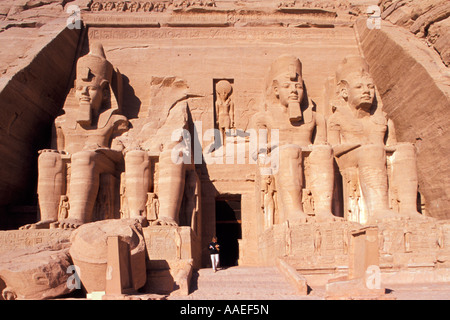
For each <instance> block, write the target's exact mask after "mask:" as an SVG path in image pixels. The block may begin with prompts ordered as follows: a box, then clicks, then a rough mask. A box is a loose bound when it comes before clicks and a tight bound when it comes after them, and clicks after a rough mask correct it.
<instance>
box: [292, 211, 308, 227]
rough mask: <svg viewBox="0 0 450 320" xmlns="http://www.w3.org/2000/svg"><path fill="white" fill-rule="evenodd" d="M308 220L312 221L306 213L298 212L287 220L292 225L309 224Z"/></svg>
mask: <svg viewBox="0 0 450 320" xmlns="http://www.w3.org/2000/svg"><path fill="white" fill-rule="evenodd" d="M308 219H310V217H309V216H308V215H307V214H306V213H304V212H303V211H297V212H295V213H294V214H291V215H290V216H289V218H288V219H287V220H288V221H289V223H290V224H291V223H292V224H302V223H306V222H308Z"/></svg>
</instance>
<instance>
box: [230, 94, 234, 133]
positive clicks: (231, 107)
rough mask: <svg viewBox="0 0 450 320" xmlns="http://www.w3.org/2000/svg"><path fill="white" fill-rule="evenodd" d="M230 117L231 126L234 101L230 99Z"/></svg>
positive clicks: (232, 125) (232, 124) (232, 123)
mask: <svg viewBox="0 0 450 320" xmlns="http://www.w3.org/2000/svg"><path fill="white" fill-rule="evenodd" d="M230 119H231V127H232V128H233V127H234V102H233V101H230Z"/></svg>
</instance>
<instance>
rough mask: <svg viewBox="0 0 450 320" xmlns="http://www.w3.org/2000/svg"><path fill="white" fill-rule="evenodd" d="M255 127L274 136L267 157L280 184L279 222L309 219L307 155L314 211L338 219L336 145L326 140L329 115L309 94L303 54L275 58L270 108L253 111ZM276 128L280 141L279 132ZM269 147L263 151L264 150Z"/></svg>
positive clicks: (269, 83) (321, 217)
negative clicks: (334, 206) (305, 194)
mask: <svg viewBox="0 0 450 320" xmlns="http://www.w3.org/2000/svg"><path fill="white" fill-rule="evenodd" d="M250 127H251V128H253V129H266V130H267V132H268V135H269V136H270V137H269V138H270V139H269V140H270V141H271V146H270V148H268V149H270V150H267V151H268V157H267V158H269V159H270V163H271V168H270V169H271V170H270V171H271V172H272V173H273V176H274V178H275V186H276V188H277V197H278V201H276V202H277V203H278V204H279V213H278V218H277V219H276V220H277V221H276V222H278V223H282V222H284V221H286V220H289V221H306V220H307V218H308V214H307V213H305V211H304V209H303V205H302V192H303V188H305V181H304V178H303V177H304V169H305V165H304V164H305V162H304V159H305V158H306V157H308V162H309V174H308V179H309V181H308V184H309V185H310V187H309V188H310V189H311V192H312V195H313V197H314V203H315V210H314V215H315V217H316V219H317V220H334V219H335V217H334V215H333V214H332V212H331V206H332V196H333V179H334V175H333V158H332V152H331V147H330V146H329V145H327V144H326V128H325V120H324V118H323V117H322V116H321V115H320V114H318V113H316V112H315V110H314V105H313V103H312V101H310V100H309V99H308V98H307V96H306V91H305V88H304V83H303V79H302V65H301V62H300V60H299V59H298V58H296V57H294V56H291V55H282V56H280V57H279V58H277V59H276V60H275V61H274V62H273V63H272V65H271V67H270V70H269V73H268V77H267V79H266V105H265V110H264V111H261V112H259V113H257V114H255V116H253V118H252V120H251V126H250ZM276 133H278V141H276V138H275V136H274V134H276ZM313 141H314V143H313ZM265 152H266V150H260V154H263V155H264V154H265ZM264 157H265V156H264ZM278 160H279V161H278ZM266 169H267V168H266ZM266 225H270V222H266Z"/></svg>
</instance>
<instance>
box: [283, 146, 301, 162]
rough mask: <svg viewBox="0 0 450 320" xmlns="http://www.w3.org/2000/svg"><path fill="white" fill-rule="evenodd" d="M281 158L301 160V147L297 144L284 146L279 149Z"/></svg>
mask: <svg viewBox="0 0 450 320" xmlns="http://www.w3.org/2000/svg"><path fill="white" fill-rule="evenodd" d="M280 154H281V157H282V158H283V159H292V160H301V156H302V149H301V148H300V147H299V146H286V147H284V148H282V149H281V150H280Z"/></svg>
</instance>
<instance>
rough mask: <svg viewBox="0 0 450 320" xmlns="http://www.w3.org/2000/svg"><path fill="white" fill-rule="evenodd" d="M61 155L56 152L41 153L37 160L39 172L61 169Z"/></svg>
mask: <svg viewBox="0 0 450 320" xmlns="http://www.w3.org/2000/svg"><path fill="white" fill-rule="evenodd" d="M61 165H62V163H61V154H59V153H58V152H48V151H47V152H42V153H41V154H40V155H39V158H38V166H39V171H41V170H48V169H60V168H61Z"/></svg>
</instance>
